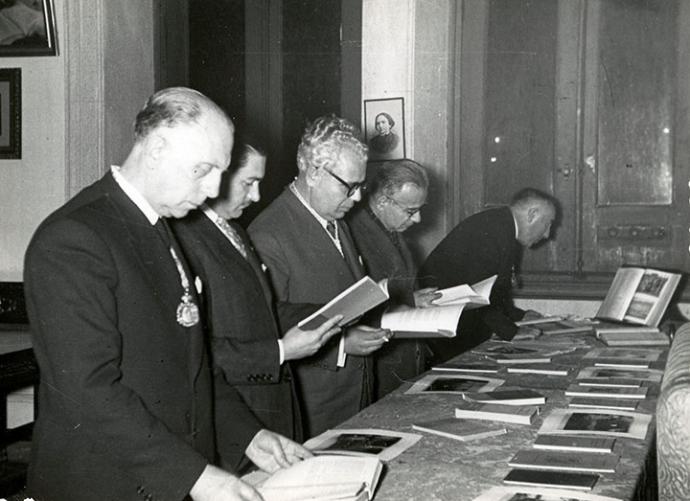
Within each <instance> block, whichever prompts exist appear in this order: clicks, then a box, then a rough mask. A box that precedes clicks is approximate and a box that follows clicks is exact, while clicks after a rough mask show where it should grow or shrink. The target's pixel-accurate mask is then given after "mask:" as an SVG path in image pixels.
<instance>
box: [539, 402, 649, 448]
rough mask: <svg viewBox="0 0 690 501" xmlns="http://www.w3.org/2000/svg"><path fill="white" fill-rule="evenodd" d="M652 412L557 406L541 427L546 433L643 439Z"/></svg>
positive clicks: (541, 432) (540, 432) (542, 432)
mask: <svg viewBox="0 0 690 501" xmlns="http://www.w3.org/2000/svg"><path fill="white" fill-rule="evenodd" d="M651 421H652V416H651V415H649V414H642V413H639V412H629V411H616V410H609V409H586V410H585V409H554V410H553V411H552V412H551V414H549V415H548V416H547V417H546V419H544V422H543V423H542V425H541V428H540V429H539V434H544V435H608V436H613V437H624V438H636V439H639V440H644V438H645V436H646V435H647V428H648V427H649V423H650V422H651Z"/></svg>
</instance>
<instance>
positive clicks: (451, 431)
mask: <svg viewBox="0 0 690 501" xmlns="http://www.w3.org/2000/svg"><path fill="white" fill-rule="evenodd" d="M412 429H413V430H417V431H423V432H426V433H432V434H434V435H440V436H442V437H447V438H452V439H454V440H459V441H461V442H469V441H471V440H478V439H481V438H488V437H495V436H498V435H505V434H506V433H507V430H506V429H505V428H498V427H495V426H490V425H487V424H485V423H479V422H476V421H468V420H461V419H457V418H446V419H437V420H435V421H425V422H422V423H419V424H413V425H412Z"/></svg>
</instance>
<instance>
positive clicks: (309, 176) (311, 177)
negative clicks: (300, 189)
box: [305, 165, 321, 186]
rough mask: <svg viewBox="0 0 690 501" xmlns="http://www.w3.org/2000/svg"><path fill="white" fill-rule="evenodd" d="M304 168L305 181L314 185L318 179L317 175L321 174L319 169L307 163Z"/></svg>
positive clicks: (309, 184)
mask: <svg viewBox="0 0 690 501" xmlns="http://www.w3.org/2000/svg"><path fill="white" fill-rule="evenodd" d="M305 168H306V175H305V179H306V181H307V186H314V185H315V184H316V182H317V181H318V180H319V177H320V176H321V172H319V171H320V169H317V168H316V167H312V166H311V165H308V166H306V167H305Z"/></svg>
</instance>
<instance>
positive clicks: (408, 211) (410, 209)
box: [386, 197, 424, 219]
mask: <svg viewBox="0 0 690 501" xmlns="http://www.w3.org/2000/svg"><path fill="white" fill-rule="evenodd" d="M386 198H387V199H388V200H390V201H391V202H393V205H395V206H396V207H398V209H400V210H402V211H403V212H404V213H405V214H407V217H408V219H412V218H413V217H414V216H415V214H419V211H421V210H422V207H424V206H423V205H422V206H419V207H405V206H403V205H402V204H400V202H398V201H397V200H396V199H394V198H391V197H386Z"/></svg>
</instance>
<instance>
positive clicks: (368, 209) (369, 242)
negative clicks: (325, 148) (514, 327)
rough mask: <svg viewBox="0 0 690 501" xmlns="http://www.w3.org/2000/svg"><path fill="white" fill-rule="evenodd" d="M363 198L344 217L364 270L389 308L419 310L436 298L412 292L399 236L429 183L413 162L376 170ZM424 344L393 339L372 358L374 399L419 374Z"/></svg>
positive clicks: (416, 214) (409, 262)
mask: <svg viewBox="0 0 690 501" xmlns="http://www.w3.org/2000/svg"><path fill="white" fill-rule="evenodd" d="M367 188H368V189H367V198H366V200H365V201H364V203H362V204H360V205H359V206H357V207H355V208H354V209H353V210H352V211H350V212H349V213H348V214H347V216H346V219H347V222H348V224H349V225H350V229H351V230H352V236H353V237H354V239H355V244H356V245H357V248H358V249H359V251H360V252H361V254H362V259H363V260H364V266H365V268H366V270H367V273H369V276H371V277H372V278H373V279H374V280H382V279H386V280H388V291H389V293H390V297H391V300H392V301H393V302H394V303H398V304H406V305H408V306H416V307H425V306H429V305H430V304H431V303H432V301H433V300H434V299H435V298H436V297H437V296H440V294H435V293H434V291H435V288H433V287H432V288H427V289H419V288H418V287H417V266H416V265H415V263H414V260H413V258H412V252H411V251H410V249H409V247H408V245H407V242H406V241H405V238H404V236H403V232H405V230H407V229H408V228H410V227H411V226H412V225H414V224H417V223H419V222H420V221H421V220H422V218H421V214H420V211H421V209H422V207H423V206H424V204H425V203H426V198H427V192H428V189H429V179H428V176H427V173H426V171H425V170H424V168H423V167H422V166H421V165H419V164H418V163H417V162H415V161H414V160H390V161H388V162H385V163H383V164H382V165H380V166H379V167H378V168H377V169H376V171H375V172H374V174H373V175H372V176H371V179H370V180H369V183H368V186H367ZM424 352H425V346H424V344H422V343H420V342H418V341H415V340H399V341H398V340H396V339H395V338H394V339H393V340H392V342H391V343H389V344H387V345H386V346H384V347H383V348H382V349H381V350H379V351H378V352H377V353H376V355H375V357H374V358H375V369H374V381H375V385H374V397H375V399H377V400H378V399H379V398H381V397H383V396H384V395H386V394H387V393H390V392H391V391H393V390H394V389H396V388H397V387H398V386H400V384H401V383H402V382H403V381H406V380H409V379H410V378H413V377H414V376H416V375H418V374H419V373H420V372H422V371H423V370H424V359H425V357H424V356H425V353H424Z"/></svg>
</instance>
